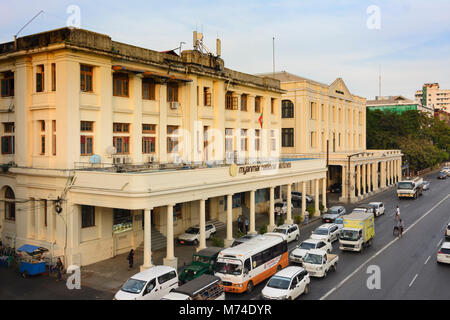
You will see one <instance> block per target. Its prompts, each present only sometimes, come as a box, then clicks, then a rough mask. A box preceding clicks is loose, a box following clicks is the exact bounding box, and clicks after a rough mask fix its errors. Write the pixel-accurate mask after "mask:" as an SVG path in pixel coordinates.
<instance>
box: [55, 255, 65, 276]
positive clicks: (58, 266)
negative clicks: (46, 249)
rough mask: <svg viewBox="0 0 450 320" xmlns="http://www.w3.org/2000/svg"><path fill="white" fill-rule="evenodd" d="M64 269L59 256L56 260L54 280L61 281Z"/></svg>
mask: <svg viewBox="0 0 450 320" xmlns="http://www.w3.org/2000/svg"><path fill="white" fill-rule="evenodd" d="M63 270H64V265H63V263H62V261H61V258H58V260H57V261H56V272H57V277H56V281H61V280H62V272H63Z"/></svg>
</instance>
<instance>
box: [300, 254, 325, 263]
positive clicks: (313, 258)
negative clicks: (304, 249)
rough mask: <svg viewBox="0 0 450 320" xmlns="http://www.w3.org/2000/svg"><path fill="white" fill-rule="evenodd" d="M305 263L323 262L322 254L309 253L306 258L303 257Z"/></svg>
mask: <svg viewBox="0 0 450 320" xmlns="http://www.w3.org/2000/svg"><path fill="white" fill-rule="evenodd" d="M303 261H304V262H305V263H311V264H322V256H321V255H318V254H311V253H308V254H307V255H306V256H305V259H303Z"/></svg>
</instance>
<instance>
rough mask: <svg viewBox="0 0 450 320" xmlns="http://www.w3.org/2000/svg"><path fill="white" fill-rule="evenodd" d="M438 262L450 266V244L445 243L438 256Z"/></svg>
mask: <svg viewBox="0 0 450 320" xmlns="http://www.w3.org/2000/svg"><path fill="white" fill-rule="evenodd" d="M437 262H439V263H447V264H450V242H444V243H443V244H442V246H441V249H439V252H438V254H437Z"/></svg>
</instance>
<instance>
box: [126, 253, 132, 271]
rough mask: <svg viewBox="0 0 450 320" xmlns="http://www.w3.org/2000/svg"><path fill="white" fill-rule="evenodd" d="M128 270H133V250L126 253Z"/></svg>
mask: <svg viewBox="0 0 450 320" xmlns="http://www.w3.org/2000/svg"><path fill="white" fill-rule="evenodd" d="M127 260H128V270H131V269H132V268H133V264H134V250H133V249H131V250H130V253H128V257H127Z"/></svg>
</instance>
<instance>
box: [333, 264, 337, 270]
mask: <svg viewBox="0 0 450 320" xmlns="http://www.w3.org/2000/svg"><path fill="white" fill-rule="evenodd" d="M333 271H337V262H336V263H335V264H334V265H333Z"/></svg>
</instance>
